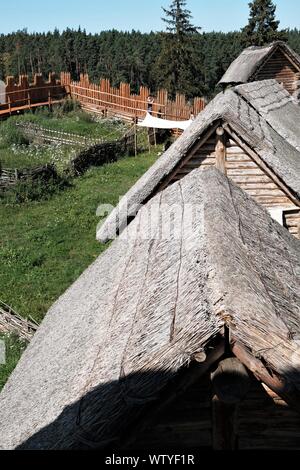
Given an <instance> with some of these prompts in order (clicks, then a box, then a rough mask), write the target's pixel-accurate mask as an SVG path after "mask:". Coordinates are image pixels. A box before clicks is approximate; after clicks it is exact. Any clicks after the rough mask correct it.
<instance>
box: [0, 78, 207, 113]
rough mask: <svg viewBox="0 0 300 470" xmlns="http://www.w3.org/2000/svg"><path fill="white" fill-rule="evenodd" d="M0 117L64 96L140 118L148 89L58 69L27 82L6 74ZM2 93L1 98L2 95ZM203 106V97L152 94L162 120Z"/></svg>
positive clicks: (100, 110)
mask: <svg viewBox="0 0 300 470" xmlns="http://www.w3.org/2000/svg"><path fill="white" fill-rule="evenodd" d="M1 93H2V94H1V104H0V117H1V116H2V117H6V116H9V115H11V114H16V113H19V112H23V111H25V110H30V109H34V108H36V107H39V106H49V107H51V106H52V105H53V104H56V103H59V102H61V101H62V100H63V99H65V98H66V97H71V98H73V99H76V100H77V101H79V102H80V103H81V105H82V107H83V108H85V109H86V110H87V111H91V112H94V113H99V114H101V115H103V116H118V117H120V118H125V119H126V118H127V119H137V118H140V119H141V118H143V117H144V116H145V114H146V111H147V108H148V102H147V99H148V97H149V96H150V95H151V92H150V90H149V89H148V88H146V87H141V88H140V90H139V93H138V94H135V93H132V92H131V88H130V85H129V84H128V83H121V84H120V86H119V87H113V86H111V84H110V81H109V80H107V79H102V80H100V82H99V83H91V82H90V81H89V77H88V75H81V76H80V80H79V81H72V80H71V75H70V74H69V73H65V72H62V73H61V75H60V79H59V80H58V79H57V78H56V76H55V74H53V73H50V74H49V79H48V81H45V80H44V79H43V77H42V75H40V74H36V75H35V76H34V79H33V82H32V83H30V82H29V79H28V77H27V76H26V75H21V76H20V77H19V81H18V82H16V81H15V79H14V77H7V79H6V86H5V90H4V92H3V91H2V92H1ZM3 96H4V98H3ZM204 107H205V100H204V99H203V98H194V99H193V100H191V101H188V100H187V99H186V98H185V96H184V95H180V94H177V95H176V99H175V100H172V99H170V98H169V96H168V92H167V91H166V90H159V91H158V92H157V93H156V94H155V96H154V102H153V115H154V116H157V117H161V118H163V119H170V120H186V119H189V118H190V116H191V114H193V115H195V116H196V115H197V114H198V113H199V112H200V111H202V110H203V109H204Z"/></svg>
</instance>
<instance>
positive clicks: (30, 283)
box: [0, 151, 157, 321]
mask: <svg viewBox="0 0 300 470" xmlns="http://www.w3.org/2000/svg"><path fill="white" fill-rule="evenodd" d="M156 155H157V151H156V152H155V154H154V153H152V154H150V155H149V154H141V155H139V156H138V157H137V158H134V157H128V158H124V159H123V160H120V161H118V162H117V163H114V164H110V165H106V166H104V167H102V168H93V169H91V170H89V171H88V172H87V173H86V174H85V175H84V176H82V177H80V178H77V179H74V180H73V185H72V187H71V188H68V189H65V190H64V191H61V192H59V193H57V194H55V195H54V196H53V197H52V198H51V199H49V200H45V201H40V202H32V203H25V204H21V205H0V220H1V225H0V262H1V271H0V299H1V300H2V301H4V302H5V303H7V304H8V305H11V306H12V307H13V308H15V309H16V310H17V311H18V312H19V313H20V314H22V315H23V316H25V317H26V316H28V315H31V316H32V317H33V318H34V319H36V320H37V321H40V320H41V319H42V318H43V316H44V314H45V313H46V311H47V310H48V308H49V307H50V305H51V304H52V303H53V301H54V300H55V299H57V297H58V296H59V295H60V294H62V293H63V292H64V290H65V289H66V288H67V287H68V286H69V285H70V284H71V283H72V282H73V281H74V280H75V279H77V277H78V276H79V275H80V274H81V273H82V271H83V270H84V269H85V268H86V267H87V266H88V265H89V264H90V263H91V262H92V261H93V260H94V259H95V258H96V257H97V256H98V255H99V254H100V253H101V252H102V251H103V250H104V248H105V247H104V246H101V245H100V244H98V243H97V242H96V241H95V236H96V226H97V223H98V222H99V220H98V219H97V217H96V209H97V207H98V205H99V204H101V203H109V204H117V202H118V200H119V196H120V195H123V194H125V193H126V191H127V190H128V189H129V188H130V187H131V186H132V185H133V184H134V182H135V181H136V180H137V179H138V178H139V177H140V176H141V175H142V174H143V173H144V172H145V171H146V170H147V169H148V167H149V166H150V165H151V164H152V163H153V162H154V160H155V158H156Z"/></svg>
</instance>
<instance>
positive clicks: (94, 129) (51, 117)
mask: <svg viewBox="0 0 300 470" xmlns="http://www.w3.org/2000/svg"><path fill="white" fill-rule="evenodd" d="M30 122H32V123H34V124H37V125H39V126H41V127H44V128H48V129H54V130H58V131H62V132H68V133H71V134H78V135H82V136H84V137H86V138H89V137H90V138H93V139H100V140H101V139H103V140H115V139H119V138H121V137H122V136H123V135H124V133H125V132H126V130H128V125H127V124H124V123H122V122H120V121H117V120H111V119H98V121H95V120H93V118H92V117H91V116H90V115H89V114H87V113H84V112H83V111H81V110H76V111H72V112H69V113H67V114H62V115H60V108H58V110H55V109H54V111H53V112H49V110H40V111H39V112H37V113H36V114H32V113H27V114H24V115H23V116H13V117H11V118H9V119H7V120H6V121H3V122H0V162H1V164H2V166H3V167H4V168H18V169H22V168H33V167H36V166H40V165H44V164H46V163H54V164H55V165H56V167H57V169H58V170H59V171H62V170H63V169H64V168H65V167H66V166H67V164H68V162H69V161H70V160H71V159H72V158H74V157H75V156H76V155H77V153H78V152H79V151H80V150H82V147H78V146H76V145H74V146H73V145H72V146H69V145H61V144H54V145H41V144H39V143H36V142H33V143H30V145H26V140H27V139H26V138H24V136H23V135H22V130H21V129H20V128H17V127H16V124H18V123H23V124H24V123H30ZM24 142H25V143H24Z"/></svg>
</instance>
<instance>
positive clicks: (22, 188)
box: [0, 176, 71, 204]
mask: <svg viewBox="0 0 300 470" xmlns="http://www.w3.org/2000/svg"><path fill="white" fill-rule="evenodd" d="M70 186H71V184H70V181H69V180H68V178H67V177H60V176H56V177H54V176H53V177H51V178H50V179H48V180H47V181H45V180H43V179H41V178H39V179H36V180H29V181H20V182H19V183H17V184H16V185H15V186H13V187H10V188H9V189H5V190H0V202H1V203H3V204H23V203H26V202H31V201H41V200H48V199H50V198H51V196H53V194H55V193H57V192H58V191H61V190H64V189H66V188H67V187H70Z"/></svg>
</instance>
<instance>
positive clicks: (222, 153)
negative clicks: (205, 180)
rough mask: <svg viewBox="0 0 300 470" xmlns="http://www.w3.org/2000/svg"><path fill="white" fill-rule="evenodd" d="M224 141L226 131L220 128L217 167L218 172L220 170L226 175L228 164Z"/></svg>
mask: <svg viewBox="0 0 300 470" xmlns="http://www.w3.org/2000/svg"><path fill="white" fill-rule="evenodd" d="M224 140H225V131H224V129H223V127H218V129H217V144H216V150H215V155H216V167H217V169H218V170H220V171H221V172H222V173H224V174H225V175H226V163H225V158H226V147H225V143H224Z"/></svg>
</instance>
